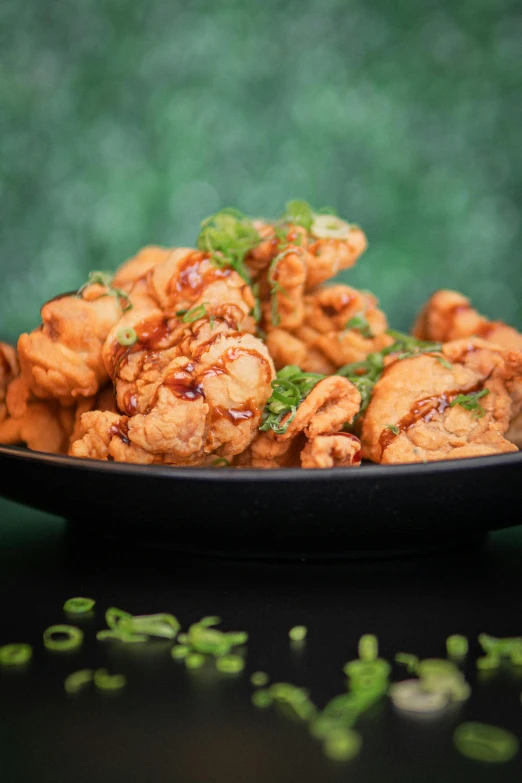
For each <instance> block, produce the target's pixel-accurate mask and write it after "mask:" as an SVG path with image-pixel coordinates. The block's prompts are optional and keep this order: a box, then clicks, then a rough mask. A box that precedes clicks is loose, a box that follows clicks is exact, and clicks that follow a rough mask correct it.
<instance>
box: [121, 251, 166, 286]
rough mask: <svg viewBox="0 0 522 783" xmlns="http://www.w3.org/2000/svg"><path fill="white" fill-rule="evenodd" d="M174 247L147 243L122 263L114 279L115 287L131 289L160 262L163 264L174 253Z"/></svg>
mask: <svg viewBox="0 0 522 783" xmlns="http://www.w3.org/2000/svg"><path fill="white" fill-rule="evenodd" d="M172 251H173V248H170V247H161V246H160V245H147V246H146V247H142V248H141V250H140V251H139V252H138V253H137V254H136V255H135V256H133V258H130V259H129V260H128V261H126V262H125V263H124V264H122V265H121V266H120V267H119V268H118V269H117V270H116V273H115V275H114V277H113V280H112V285H113V286H114V288H119V289H121V290H122V291H127V292H128V291H130V290H131V288H132V287H133V285H135V283H136V282H137V281H138V280H140V279H141V278H143V277H146V276H147V273H148V272H150V271H151V270H152V269H153V268H154V267H155V266H157V265H158V264H162V263H163V262H164V261H166V260H167V258H168V257H169V255H170V254H171V253H172Z"/></svg>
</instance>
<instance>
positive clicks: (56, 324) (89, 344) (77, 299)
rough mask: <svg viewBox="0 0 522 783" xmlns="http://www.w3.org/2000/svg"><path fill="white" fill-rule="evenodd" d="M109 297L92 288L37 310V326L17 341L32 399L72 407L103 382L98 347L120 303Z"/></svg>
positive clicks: (118, 312)
mask: <svg viewBox="0 0 522 783" xmlns="http://www.w3.org/2000/svg"><path fill="white" fill-rule="evenodd" d="M108 293H109V291H108V289H107V288H106V287H105V286H102V285H98V284H94V285H88V286H87V287H86V288H84V289H83V290H82V291H81V293H80V294H78V295H77V294H66V295H64V296H61V297H57V298H56V299H52V300H51V301H50V302H47V303H46V304H45V305H44V306H43V307H42V313H41V314H42V325H41V326H40V327H38V328H37V329H35V330H34V331H33V332H31V333H29V334H27V333H25V334H22V335H21V336H20V337H19V339H18V356H19V360H20V367H21V371H22V375H23V377H24V380H25V381H26V383H27V385H28V387H29V389H30V390H31V392H32V393H33V394H34V395H35V396H36V397H38V398H41V399H43V400H57V401H58V402H59V403H60V404H61V405H65V406H67V405H74V404H75V402H76V401H77V400H78V398H80V397H92V396H93V395H95V394H96V393H97V392H98V390H99V388H100V387H101V386H103V385H104V384H105V383H106V382H107V380H108V376H107V372H106V369H105V365H104V363H103V358H102V346H103V343H104V342H105V339H106V337H107V334H108V333H109V331H110V329H111V328H112V327H113V325H114V324H116V323H117V322H118V321H119V319H120V318H121V315H122V309H121V303H120V300H119V298H118V297H117V296H109V295H107V294H108Z"/></svg>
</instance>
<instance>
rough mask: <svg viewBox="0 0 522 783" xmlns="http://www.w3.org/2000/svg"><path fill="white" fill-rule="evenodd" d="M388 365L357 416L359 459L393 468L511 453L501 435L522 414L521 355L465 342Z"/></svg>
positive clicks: (473, 341)
mask: <svg viewBox="0 0 522 783" xmlns="http://www.w3.org/2000/svg"><path fill="white" fill-rule="evenodd" d="M389 359H390V361H389V363H388V364H387V366H386V367H385V369H384V372H383V373H382V375H381V377H380V378H379V380H378V381H377V382H376V384H375V386H374V388H373V392H372V396H371V400H370V403H369V405H368V408H367V409H366V411H365V412H364V415H363V421H362V434H361V441H362V451H363V457H364V458H367V459H370V460H372V461H373V462H381V463H386V464H395V463H401V462H402V463H404V462H431V461H435V460H443V459H456V458H459V457H469V456H479V455H485V454H499V453H502V452H510V451H517V447H516V446H515V445H514V444H513V443H511V442H510V441H509V440H507V438H506V437H505V434H506V432H507V430H508V427H509V424H510V422H511V421H512V420H513V419H514V418H515V417H516V416H517V415H518V414H519V413H520V409H521V407H522V399H521V396H522V353H520V352H517V351H510V350H508V349H503V348H501V347H499V346H496V345H494V344H491V343H488V342H487V341H485V340H482V339H479V338H469V339H462V340H455V341H450V342H448V343H445V344H444V345H443V346H442V351H441V352H440V353H437V352H433V353H421V354H418V355H416V356H414V357H411V358H405V359H399V360H394V359H393V357H389ZM484 390H486V392H487V393H486V395H484V396H483V395H482V394H481V393H482V392H483V391H484ZM479 394H480V395H481V396H480V397H479V396H478V395H479Z"/></svg>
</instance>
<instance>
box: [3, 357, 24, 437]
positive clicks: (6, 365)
mask: <svg viewBox="0 0 522 783" xmlns="http://www.w3.org/2000/svg"><path fill="white" fill-rule="evenodd" d="M19 372H20V368H19V366H18V359H17V357H16V351H15V349H14V348H13V347H12V346H11V345H8V344H7V343H0V423H1V422H3V421H4V419H5V418H6V416H7V405H6V396H7V390H8V387H9V384H10V383H11V381H12V380H13V379H14V378H15V377H16V376H17V375H18V373H19Z"/></svg>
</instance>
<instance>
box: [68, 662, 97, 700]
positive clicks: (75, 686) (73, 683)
mask: <svg viewBox="0 0 522 783" xmlns="http://www.w3.org/2000/svg"><path fill="white" fill-rule="evenodd" d="M93 678H94V672H93V670H92V669H81V670H80V671H78V672H73V673H72V674H70V675H69V676H68V677H66V679H65V682H64V684H63V685H64V688H65V692H66V693H68V694H69V695H71V696H74V695H75V694H77V693H79V692H80V691H81V690H83V688H85V686H86V685H89V683H91V682H92V681H93Z"/></svg>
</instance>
